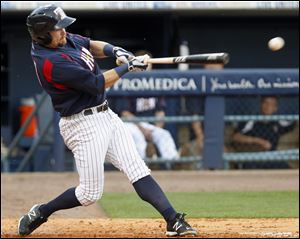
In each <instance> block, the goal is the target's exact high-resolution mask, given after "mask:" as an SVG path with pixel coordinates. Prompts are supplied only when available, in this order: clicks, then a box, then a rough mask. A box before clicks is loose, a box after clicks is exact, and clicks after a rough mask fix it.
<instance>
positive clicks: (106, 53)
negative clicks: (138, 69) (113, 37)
mask: <svg viewBox="0 0 300 239" xmlns="http://www.w3.org/2000/svg"><path fill="white" fill-rule="evenodd" d="M90 52H91V53H92V55H93V56H94V57H95V58H103V57H115V58H116V59H118V61H119V62H121V63H123V64H125V63H128V62H129V61H130V60H131V59H133V58H134V55H133V54H132V53H131V52H129V51H126V50H125V49H123V48H121V47H118V46H113V45H111V44H109V43H107V42H104V41H93V40H91V41H90Z"/></svg>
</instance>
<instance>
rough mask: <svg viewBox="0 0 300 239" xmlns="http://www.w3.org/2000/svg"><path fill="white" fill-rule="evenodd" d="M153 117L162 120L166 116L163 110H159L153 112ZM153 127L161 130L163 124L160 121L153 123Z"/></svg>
mask: <svg viewBox="0 0 300 239" xmlns="http://www.w3.org/2000/svg"><path fill="white" fill-rule="evenodd" d="M155 116H156V117H158V118H164V117H165V116H166V114H165V112H164V111H163V110H159V111H156V112H155ZM155 125H156V126H157V127H160V128H163V127H164V126H165V122H164V121H163V120H162V121H157V122H156V123H155Z"/></svg>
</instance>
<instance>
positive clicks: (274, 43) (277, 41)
mask: <svg viewBox="0 0 300 239" xmlns="http://www.w3.org/2000/svg"><path fill="white" fill-rule="evenodd" d="M284 44H285V42H284V39H283V38H282V37H274V38H272V39H271V40H270V41H269V42H268V47H269V49H270V50H271V51H278V50H280V49H281V48H283V47H284Z"/></svg>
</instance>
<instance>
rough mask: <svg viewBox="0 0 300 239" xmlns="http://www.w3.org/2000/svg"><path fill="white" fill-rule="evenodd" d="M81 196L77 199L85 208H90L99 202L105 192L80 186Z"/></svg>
mask: <svg viewBox="0 0 300 239" xmlns="http://www.w3.org/2000/svg"><path fill="white" fill-rule="evenodd" d="M78 191H79V193H78V194H79V195H78V196H77V199H78V200H79V202H80V203H81V205H83V206H89V205H91V204H93V203H95V202H97V201H98V200H99V199H100V198H101V197H102V194H103V191H102V190H100V189H98V188H97V189H96V188H95V189H91V188H87V187H81V186H79V190H78Z"/></svg>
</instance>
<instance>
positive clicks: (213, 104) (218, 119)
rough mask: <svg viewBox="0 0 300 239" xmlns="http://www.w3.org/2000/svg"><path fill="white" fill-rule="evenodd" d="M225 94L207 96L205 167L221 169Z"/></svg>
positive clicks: (205, 112)
mask: <svg viewBox="0 0 300 239" xmlns="http://www.w3.org/2000/svg"><path fill="white" fill-rule="evenodd" d="M224 109H225V98H224V96H209V95H208V96H207V97H206V99H205V111H204V152H203V167H204V168H205V169H221V168H224V165H223V147H224V111H225V110H224Z"/></svg>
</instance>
